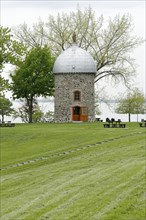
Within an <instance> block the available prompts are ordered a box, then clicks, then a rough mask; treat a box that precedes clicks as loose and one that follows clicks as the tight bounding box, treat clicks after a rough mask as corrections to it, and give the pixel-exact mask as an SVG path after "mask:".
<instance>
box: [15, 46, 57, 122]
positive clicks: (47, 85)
mask: <svg viewBox="0 0 146 220" xmlns="http://www.w3.org/2000/svg"><path fill="white" fill-rule="evenodd" d="M53 64H54V58H53V57H52V55H51V52H50V50H49V48H48V47H47V46H44V47H43V48H41V47H39V46H37V47H36V48H33V49H32V50H31V51H30V52H29V53H28V55H27V56H26V58H25V60H24V62H23V63H22V64H21V66H20V67H19V68H17V69H16V71H15V73H14V74H11V78H12V81H13V82H12V87H11V88H12V91H13V97H14V99H19V98H24V99H25V100H26V103H27V106H28V108H29V110H28V112H29V122H30V123H31V122H32V114H33V102H34V100H35V98H36V97H39V96H40V95H42V96H44V97H46V96H53V94H54V75H53V73H52V69H53Z"/></svg>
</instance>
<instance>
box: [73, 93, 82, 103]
mask: <svg viewBox="0 0 146 220" xmlns="http://www.w3.org/2000/svg"><path fill="white" fill-rule="evenodd" d="M74 100H75V101H80V100H81V93H80V92H79V91H75V92H74Z"/></svg>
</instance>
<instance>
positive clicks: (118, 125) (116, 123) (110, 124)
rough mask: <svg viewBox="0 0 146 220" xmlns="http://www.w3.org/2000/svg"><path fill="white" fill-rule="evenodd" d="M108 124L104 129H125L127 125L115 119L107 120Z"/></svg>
mask: <svg viewBox="0 0 146 220" xmlns="http://www.w3.org/2000/svg"><path fill="white" fill-rule="evenodd" d="M106 122H107V123H106V124H103V126H104V128H125V127H126V124H125V123H121V120H120V119H118V120H117V121H116V120H115V119H113V118H112V119H111V120H110V119H108V118H107V119H106Z"/></svg>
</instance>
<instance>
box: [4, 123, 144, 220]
mask: <svg viewBox="0 0 146 220" xmlns="http://www.w3.org/2000/svg"><path fill="white" fill-rule="evenodd" d="M1 137H2V140H1V167H2V170H1V171H0V172H1V219H2V220H45V219H50V220H144V219H145V194H144V188H145V159H146V158H145V149H144V148H145V141H146V133H145V128H140V127H139V125H138V123H131V124H130V123H129V124H128V123H127V125H126V128H124V129H123V128H117V129H116V128H103V125H102V123H82V124H35V125H33V124H32V125H29V124H27V125H26V124H23V125H16V127H14V128H2V129H1Z"/></svg>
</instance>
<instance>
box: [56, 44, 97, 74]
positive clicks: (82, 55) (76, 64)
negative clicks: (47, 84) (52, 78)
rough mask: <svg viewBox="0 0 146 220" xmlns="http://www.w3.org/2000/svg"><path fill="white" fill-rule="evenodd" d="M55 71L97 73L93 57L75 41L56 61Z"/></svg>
mask: <svg viewBox="0 0 146 220" xmlns="http://www.w3.org/2000/svg"><path fill="white" fill-rule="evenodd" d="M53 72H54V73H56V74H58V73H96V63H95V61H94V59H93V57H92V56H91V55H90V54H89V53H88V52H87V51H85V50H83V49H81V48H80V47H78V46H77V44H76V43H75V42H74V43H73V44H72V46H71V47H70V48H68V49H67V50H65V51H63V52H62V53H61V54H60V55H59V56H58V58H57V59H56V61H55V64H54V68H53Z"/></svg>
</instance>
